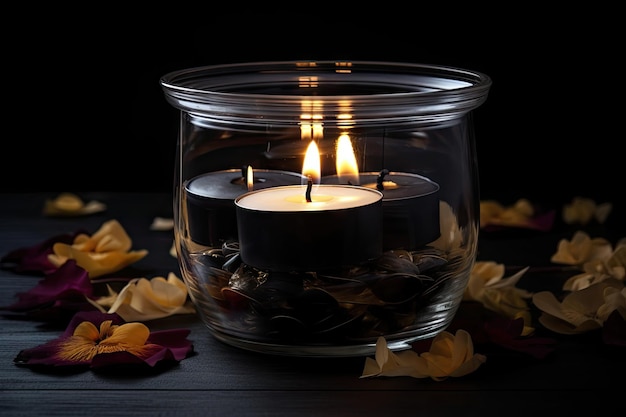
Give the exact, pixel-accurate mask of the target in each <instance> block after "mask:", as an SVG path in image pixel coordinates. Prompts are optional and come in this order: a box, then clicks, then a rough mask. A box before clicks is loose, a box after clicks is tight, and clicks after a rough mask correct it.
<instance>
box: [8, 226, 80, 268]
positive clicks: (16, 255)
mask: <svg viewBox="0 0 626 417" xmlns="http://www.w3.org/2000/svg"><path fill="white" fill-rule="evenodd" d="M80 233H85V232H84V231H82V230H81V231H77V232H75V233H73V234H62V235H57V236H54V237H51V238H49V239H46V240H44V241H43V242H41V243H39V244H37V245H34V246H30V247H24V248H18V249H15V250H13V251H11V252H9V253H7V254H6V255H4V256H3V257H2V258H0V265H2V267H3V268H6V269H10V270H12V271H14V272H18V273H29V272H38V273H44V274H48V273H51V272H52V271H54V270H55V269H56V266H55V265H54V264H52V263H51V262H50V261H49V260H48V255H49V254H51V253H52V247H53V246H54V244H55V243H57V242H61V243H67V244H68V245H71V244H72V243H73V242H74V238H75V237H76V236H77V235H78V234H80Z"/></svg>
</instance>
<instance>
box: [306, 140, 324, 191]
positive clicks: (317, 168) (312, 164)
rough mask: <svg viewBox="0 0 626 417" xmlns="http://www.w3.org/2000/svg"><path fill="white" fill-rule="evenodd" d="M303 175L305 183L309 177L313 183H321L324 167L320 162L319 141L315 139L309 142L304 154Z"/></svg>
mask: <svg viewBox="0 0 626 417" xmlns="http://www.w3.org/2000/svg"><path fill="white" fill-rule="evenodd" d="M302 175H303V176H304V183H305V184H306V181H307V178H311V180H312V181H313V184H319V183H320V181H321V177H322V168H321V162H320V151H319V148H318V147H317V143H316V142H315V141H314V140H312V141H311V143H309V146H308V147H307V150H306V154H305V155H304V162H303V163H302Z"/></svg>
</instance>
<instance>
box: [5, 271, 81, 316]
mask: <svg viewBox="0 0 626 417" xmlns="http://www.w3.org/2000/svg"><path fill="white" fill-rule="evenodd" d="M92 293H93V287H92V285H91V280H90V279H89V275H88V274H87V271H85V270H84V269H83V268H81V267H79V266H78V265H76V262H75V261H73V260H71V261H68V262H66V263H65V264H64V265H62V266H61V267H60V268H58V269H57V270H56V271H54V272H52V273H51V274H49V275H47V276H46V277H45V278H43V279H41V280H40V281H39V283H38V284H37V285H36V286H35V287H33V288H31V289H30V290H29V291H27V292H23V293H17V294H16V295H17V297H18V298H19V300H18V301H17V302H15V303H13V304H11V305H9V306H6V307H3V308H2V309H4V310H9V311H20V312H28V311H32V310H38V309H42V308H47V309H49V308H58V309H70V308H71V306H80V305H85V302H86V301H85V297H91V295H92Z"/></svg>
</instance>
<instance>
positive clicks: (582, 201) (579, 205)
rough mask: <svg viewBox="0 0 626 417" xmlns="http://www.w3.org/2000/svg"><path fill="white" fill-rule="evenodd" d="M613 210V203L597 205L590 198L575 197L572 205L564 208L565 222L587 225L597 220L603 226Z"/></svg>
mask: <svg viewBox="0 0 626 417" xmlns="http://www.w3.org/2000/svg"><path fill="white" fill-rule="evenodd" d="M612 210H613V205H612V204H611V203H603V204H596V202H595V201H594V200H592V199H590V198H584V197H574V198H573V199H572V202H571V203H569V204H566V205H565V206H563V221H564V222H565V223H567V224H581V225H586V224H588V223H589V222H591V220H593V219H595V220H596V221H597V222H598V223H600V224H603V223H604V222H606V219H607V218H608V217H609V214H611V211H612Z"/></svg>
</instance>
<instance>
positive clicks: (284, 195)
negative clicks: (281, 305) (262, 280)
mask: <svg viewBox="0 0 626 417" xmlns="http://www.w3.org/2000/svg"><path fill="white" fill-rule="evenodd" d="M235 205H236V206H237V222H238V225H239V249H240V255H241V259H242V261H243V262H244V263H246V264H248V265H251V266H254V267H257V268H260V269H266V270H275V271H318V270H321V269H324V268H329V267H337V266H344V265H355V264H359V263H361V262H364V261H367V260H369V259H373V258H376V257H378V256H380V255H381V254H382V193H380V192H379V191H377V190H373V189H370V188H365V187H358V186H346V185H324V184H322V185H317V186H313V189H312V192H311V201H307V198H306V186H302V185H300V186H297V185H295V186H294V185H292V186H282V187H274V188H266V189H263V190H257V191H252V192H249V193H246V194H243V195H241V196H239V197H237V198H236V199H235Z"/></svg>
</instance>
